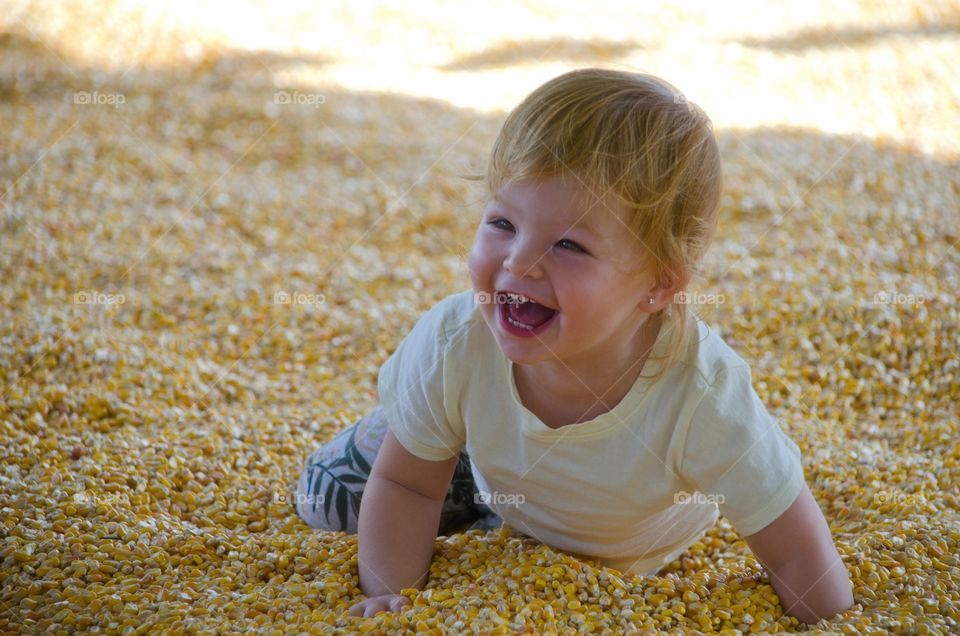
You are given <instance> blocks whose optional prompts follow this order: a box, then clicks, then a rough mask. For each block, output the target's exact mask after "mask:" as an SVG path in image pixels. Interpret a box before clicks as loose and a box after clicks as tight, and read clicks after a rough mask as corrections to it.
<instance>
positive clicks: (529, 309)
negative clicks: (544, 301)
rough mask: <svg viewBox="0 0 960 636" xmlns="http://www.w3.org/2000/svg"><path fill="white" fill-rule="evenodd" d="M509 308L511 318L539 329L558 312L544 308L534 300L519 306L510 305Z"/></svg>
mask: <svg viewBox="0 0 960 636" xmlns="http://www.w3.org/2000/svg"><path fill="white" fill-rule="evenodd" d="M508 307H509V309H510V317H511V318H513V319H514V320H516V321H517V322H522V323H523V324H525V325H529V326H531V327H539V326H540V325H542V324H543V323H545V322H547V321H548V320H550V318H551V317H552V316H553V314H555V313H556V310H554V309H550V308H549V307H544V306H543V305H541V304H540V303H535V302H533V301H532V300H531V301H529V302H525V303H522V304H519V305H517V304H513V303H510V305H508Z"/></svg>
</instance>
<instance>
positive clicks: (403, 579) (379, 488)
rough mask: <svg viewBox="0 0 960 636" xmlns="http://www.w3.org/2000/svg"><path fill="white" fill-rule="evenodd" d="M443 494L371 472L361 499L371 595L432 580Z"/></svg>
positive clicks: (365, 575)
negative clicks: (430, 494) (438, 495)
mask: <svg viewBox="0 0 960 636" xmlns="http://www.w3.org/2000/svg"><path fill="white" fill-rule="evenodd" d="M442 507H443V500H442V499H441V500H435V499H430V498H429V497H424V496H423V495H421V494H419V493H417V492H414V491H413V490H410V489H408V488H405V487H404V486H401V485H400V484H398V483H396V482H393V481H390V480H389V479H383V478H381V477H374V476H371V477H370V478H369V479H368V480H367V483H366V486H365V487H364V491H363V498H362V499H361V500H360V514H359V518H358V522H357V523H358V532H357V542H358V543H357V554H358V558H359V566H358V569H359V572H360V588H361V589H362V590H363V593H364V594H366V595H367V596H368V597H373V596H379V595H382V594H399V593H400V590H401V589H403V588H409V587H414V588H420V589H422V588H423V586H424V585H425V584H426V580H427V575H428V574H429V571H430V563H431V561H432V560H433V550H434V541H435V539H436V536H437V528H438V527H439V524H440V511H441V508H442Z"/></svg>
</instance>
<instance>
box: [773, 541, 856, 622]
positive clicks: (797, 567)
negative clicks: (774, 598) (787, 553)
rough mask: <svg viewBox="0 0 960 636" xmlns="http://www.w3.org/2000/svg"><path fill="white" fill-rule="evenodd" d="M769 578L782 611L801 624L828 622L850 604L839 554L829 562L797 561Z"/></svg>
mask: <svg viewBox="0 0 960 636" xmlns="http://www.w3.org/2000/svg"><path fill="white" fill-rule="evenodd" d="M770 578H771V583H772V584H773V588H774V590H776V592H777V595H778V596H779V597H780V602H781V604H782V605H783V608H784V612H786V613H787V614H789V615H791V616H793V617H795V618H796V619H797V620H799V621H800V622H802V623H806V624H814V623H817V622H819V621H820V620H823V619H832V618H834V617H835V616H837V615H838V614H841V613H843V612H845V611H846V610H848V609H850V608H851V607H853V604H854V598H853V585H852V583H851V581H850V573H849V572H848V571H847V568H846V566H844V564H843V561H842V560H841V559H840V557H839V555H835V556H834V558H833V559H830V560H818V559H814V560H809V559H797V560H795V561H791V562H790V563H787V564H785V565H783V566H782V567H780V568H779V569H778V570H777V572H775V573H771V577H770Z"/></svg>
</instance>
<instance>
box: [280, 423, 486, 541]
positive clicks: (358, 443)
mask: <svg viewBox="0 0 960 636" xmlns="http://www.w3.org/2000/svg"><path fill="white" fill-rule="evenodd" d="M386 433H387V425H386V420H385V419H384V417H383V409H382V407H381V406H380V405H377V406H376V407H375V408H374V409H373V410H372V411H371V412H370V413H369V414H368V415H366V416H365V417H363V418H361V419H360V420H359V421H357V423H356V424H354V425H353V426H350V427H348V428H346V429H344V430H343V431H341V432H340V433H338V434H337V435H336V437H334V438H333V439H332V440H330V441H329V442H327V443H326V444H324V445H323V446H321V447H320V448H319V449H317V450H316V451H315V452H314V453H313V454H311V455H310V457H309V459H307V461H306V464H305V465H304V468H303V471H302V472H301V474H300V479H299V481H298V483H297V490H296V493H295V494H294V505H295V507H296V511H297V514H298V515H299V516H300V518H301V519H303V520H304V521H305V522H306V523H307V525H309V526H312V527H314V528H321V529H323V530H339V531H343V532H348V533H350V534H356V532H357V520H358V518H359V515H360V500H361V498H362V497H363V488H364V486H365V485H366V482H367V478H369V476H370V470H371V469H372V467H373V463H374V460H375V459H376V456H377V452H378V451H379V450H380V445H381V444H382V443H383V438H384V436H385V435H386ZM476 492H477V490H476V485H475V484H474V481H473V476H472V474H471V472H470V458H469V457H468V456H467V453H466V449H464V450H463V451H461V453H460V458H459V462H458V463H457V467H456V469H455V471H454V474H453V478H452V479H451V481H450V488H449V489H448V490H447V496H446V498H445V499H444V502H443V508H442V509H441V512H440V527H439V529H438V532H437V534H438V535H449V534H450V533H452V532H456V531H459V530H462V529H465V528H464V527H465V526H466V525H467V524H470V523H472V522H474V521H477V524H479V525H477V524H474V525H475V526H476V527H480V528H481V529H484V528H486V527H497V526H496V525H494V523H493V522H495V521H496V522H499V517H496V516H495V515H493V516H492V517H491V516H489V515H490V514H491V511H490V510H489V508H487V507H486V506H485V505H483V504H474V501H475V493H476ZM484 515H487V516H484Z"/></svg>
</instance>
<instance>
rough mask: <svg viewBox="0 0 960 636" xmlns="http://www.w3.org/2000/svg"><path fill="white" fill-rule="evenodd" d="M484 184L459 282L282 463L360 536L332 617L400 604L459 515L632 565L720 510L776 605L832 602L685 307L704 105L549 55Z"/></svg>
mask: <svg viewBox="0 0 960 636" xmlns="http://www.w3.org/2000/svg"><path fill="white" fill-rule="evenodd" d="M486 187H487V192H488V196H487V197H486V200H485V207H484V209H483V214H482V218H481V220H480V224H479V227H478V228H477V231H476V236H475V238H474V242H473V246H472V249H471V251H470V255H469V260H468V265H469V270H470V275H471V279H472V289H468V290H464V291H462V292H460V293H456V294H453V295H450V296H447V297H446V298H444V299H443V300H442V301H440V302H439V303H437V304H436V305H434V306H433V307H432V308H431V309H429V310H428V311H427V312H426V313H425V314H423V315H422V316H421V317H420V319H419V320H418V321H417V323H416V324H415V325H414V326H413V328H412V330H411V331H410V333H409V334H408V335H407V336H406V337H405V338H404V339H403V340H402V341H401V342H400V344H399V346H398V347H397V349H396V351H395V352H394V353H393V354H392V355H391V356H390V357H389V358H388V359H387V361H386V362H385V363H384V364H383V366H382V367H381V369H380V376H379V381H378V389H379V397H380V404H379V405H378V406H377V407H376V408H375V409H374V410H373V411H372V412H371V413H370V414H369V415H367V416H366V417H364V418H363V419H362V420H360V421H359V422H358V423H357V424H355V425H354V426H352V427H350V428H349V429H347V430H345V431H343V432H342V433H341V434H340V435H338V436H337V437H336V438H335V439H334V440H333V441H331V442H330V443H329V444H327V445H325V446H324V447H322V448H321V449H319V450H318V451H317V452H316V453H314V454H313V455H311V457H310V459H308V461H307V464H306V466H305V467H304V470H303V473H302V474H301V477H300V481H299V484H298V488H297V493H296V507H297V512H298V513H299V514H300V516H301V517H302V518H303V519H304V520H305V521H306V522H307V523H308V524H310V525H311V526H314V527H319V528H325V529H330V530H345V531H348V532H358V554H359V574H360V583H361V588H362V589H363V591H364V593H365V594H366V595H367V598H366V599H365V600H363V601H361V602H359V603H357V604H355V605H354V606H352V607H351V609H350V613H351V614H353V615H363V616H372V615H374V614H375V613H376V612H377V611H379V610H383V609H387V610H390V611H397V610H399V609H400V608H402V607H403V606H404V605H406V604H408V603H409V599H407V598H406V597H405V596H403V595H401V594H400V590H401V589H403V588H411V587H418V588H422V587H423V585H424V584H425V583H426V578H427V574H428V572H429V566H430V563H431V560H432V556H433V550H434V540H435V538H436V537H437V535H438V532H439V533H440V534H447V533H449V532H452V531H456V530H457V529H460V528H461V527H462V526H463V525H464V524H470V523H471V522H474V525H473V526H472V527H479V528H485V527H493V526H495V525H496V524H497V523H499V522H501V521H502V522H503V523H506V524H509V525H510V526H511V527H512V528H515V529H517V530H518V531H520V532H522V533H524V534H527V535H529V536H530V537H533V538H535V539H537V540H539V541H541V542H543V543H546V544H549V545H550V546H553V547H555V548H558V549H560V550H564V551H567V552H569V553H572V554H574V555H576V556H582V557H585V558H592V559H596V560H597V561H598V562H599V563H600V564H601V565H604V566H608V567H611V568H615V569H618V570H620V571H622V572H625V573H633V574H647V575H652V574H656V573H657V572H658V571H659V569H660V568H661V567H662V566H663V565H665V564H667V563H669V562H670V561H672V560H674V559H676V558H677V557H678V556H679V555H681V554H682V553H683V552H684V551H685V550H687V548H689V547H690V546H691V544H693V543H694V542H696V541H697V540H698V539H700V538H701V537H702V536H703V535H704V533H705V532H706V531H707V530H709V529H710V527H711V526H713V525H714V524H715V523H716V521H717V518H718V515H719V513H723V515H724V516H725V517H726V518H727V519H729V521H730V522H731V523H732V524H733V526H734V527H735V528H736V529H737V530H738V531H739V533H740V534H741V535H742V536H743V537H744V539H745V540H746V542H747V544H748V545H749V547H750V549H751V550H752V551H753V553H754V554H755V555H756V556H757V558H758V560H759V561H760V562H761V564H762V565H763V566H764V568H765V570H766V571H767V573H768V574H769V576H770V581H771V583H772V585H773V587H774V589H775V590H776V592H777V594H778V595H779V597H780V599H781V602H782V605H783V607H784V609H785V610H786V611H787V612H788V613H790V614H792V615H794V616H796V617H797V618H798V619H799V620H801V621H804V622H816V621H818V620H819V619H820V618H824V617H831V616H833V615H835V614H837V613H838V612H841V611H843V610H845V609H847V608H848V607H850V606H851V605H852V603H853V596H852V594H851V584H850V579H849V575H848V573H847V570H846V568H845V567H844V565H843V563H842V561H841V560H840V557H839V554H838V552H837V550H836V548H835V546H834V543H833V540H832V537H831V535H830V530H829V527H828V526H827V523H826V521H825V519H824V517H823V514H822V513H821V511H820V508H819V507H818V505H817V503H816V501H815V500H814V498H813V496H812V495H811V493H810V490H809V489H808V487H807V484H806V482H805V480H804V473H803V467H802V464H801V456H800V451H799V449H798V447H797V446H796V444H795V443H794V442H793V441H792V440H791V439H790V438H789V437H788V436H787V435H786V434H785V433H784V432H783V431H782V430H781V429H780V427H779V425H778V422H777V420H776V419H774V418H773V417H772V416H771V415H770V414H769V413H768V412H767V411H766V409H765V408H764V406H763V404H762V403H761V401H760V399H759V397H758V396H757V394H756V392H755V391H754V389H753V386H752V383H751V371H750V367H749V365H748V364H747V363H746V362H745V361H744V359H743V358H741V357H740V356H739V355H738V354H737V353H736V352H735V351H734V350H733V349H731V348H730V347H729V346H728V345H727V344H726V343H725V342H724V341H723V340H722V339H721V338H720V336H719V335H717V334H716V333H715V332H714V331H711V330H710V329H709V328H708V327H707V326H706V324H705V323H704V322H703V321H702V320H700V319H699V318H698V317H697V316H696V314H695V313H694V312H693V311H692V309H691V306H690V304H689V303H688V302H686V296H685V294H686V288H687V286H688V284H689V282H690V280H691V279H692V278H693V276H694V275H695V274H698V273H699V269H698V268H699V264H700V263H701V261H702V258H703V256H704V253H705V251H706V249H707V247H708V245H709V244H710V241H711V238H712V236H713V234H714V230H715V228H716V225H717V213H718V209H719V205H720V196H721V190H722V168H721V160H720V154H719V151H718V146H717V142H716V138H715V136H714V134H713V128H712V124H711V122H710V120H709V119H708V118H707V116H706V115H705V114H704V113H703V111H702V110H701V109H700V108H698V107H697V106H695V105H694V104H691V103H689V102H687V101H686V99H684V98H683V96H682V94H680V93H679V91H677V90H676V89H675V88H674V87H673V86H671V85H670V84H668V83H666V82H665V81H663V80H661V79H659V78H656V77H654V76H651V75H645V74H640V73H632V72H624V71H619V70H611V69H580V70H575V71H572V72H569V73H565V74H563V75H561V76H559V77H556V78H554V79H552V80H550V81H548V82H547V83H545V84H544V85H542V86H540V87H539V88H537V89H536V90H535V91H534V92H533V93H531V94H530V95H529V96H528V97H527V98H526V99H524V100H523V102H522V103H521V104H520V105H519V106H517V107H516V108H515V109H514V110H513V111H512V112H511V113H510V114H509V115H508V117H507V119H506V121H505V122H504V124H503V127H502V129H501V131H500V134H499V136H498V138H497V140H496V142H495V144H494V146H493V150H492V152H491V156H490V160H489V164H488V167H487V175H486ZM361 495H362V504H361ZM471 496H472V497H471ZM471 498H472V501H471Z"/></svg>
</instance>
